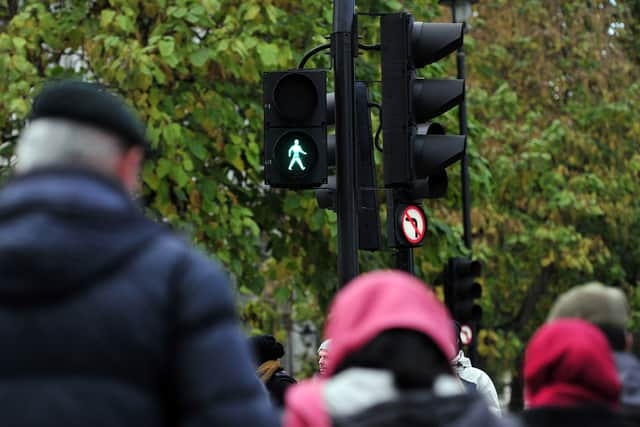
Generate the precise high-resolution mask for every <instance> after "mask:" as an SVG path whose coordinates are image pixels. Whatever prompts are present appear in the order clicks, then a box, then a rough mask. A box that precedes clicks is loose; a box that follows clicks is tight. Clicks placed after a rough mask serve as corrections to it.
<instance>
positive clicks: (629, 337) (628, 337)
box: [624, 332, 633, 352]
mask: <svg viewBox="0 0 640 427" xmlns="http://www.w3.org/2000/svg"><path fill="white" fill-rule="evenodd" d="M632 348H633V334H632V333H631V332H627V333H626V334H625V346H624V349H625V351H628V352H630V351H631V349H632Z"/></svg>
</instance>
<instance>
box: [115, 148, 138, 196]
mask: <svg viewBox="0 0 640 427" xmlns="http://www.w3.org/2000/svg"><path fill="white" fill-rule="evenodd" d="M143 158H144V150H143V149H142V148H141V147H138V146H135V147H131V148H129V149H127V150H126V151H125V152H124V154H123V155H122V157H120V161H119V162H118V167H117V171H116V173H117V174H118V177H119V178H120V181H121V182H122V184H123V185H124V186H125V188H126V189H127V190H128V191H129V192H130V193H135V192H137V191H138V190H139V189H140V181H139V176H140V168H141V167H142V160H143Z"/></svg>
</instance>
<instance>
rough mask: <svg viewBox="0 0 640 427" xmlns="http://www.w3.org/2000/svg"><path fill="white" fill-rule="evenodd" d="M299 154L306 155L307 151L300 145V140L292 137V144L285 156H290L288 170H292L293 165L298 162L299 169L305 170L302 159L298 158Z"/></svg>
mask: <svg viewBox="0 0 640 427" xmlns="http://www.w3.org/2000/svg"><path fill="white" fill-rule="evenodd" d="M300 154H304V155H306V154H307V153H306V152H305V151H304V150H303V149H302V146H300V140H299V139H297V138H296V139H294V140H293V145H292V146H291V147H290V148H289V151H288V153H287V157H290V158H291V162H290V163H289V170H290V171H292V170H293V167H294V166H295V165H296V164H298V167H299V168H300V170H305V169H306V168H305V167H304V164H303V163H302V159H301V158H300Z"/></svg>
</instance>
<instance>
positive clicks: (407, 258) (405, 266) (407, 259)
mask: <svg viewBox="0 0 640 427" xmlns="http://www.w3.org/2000/svg"><path fill="white" fill-rule="evenodd" d="M396 268H397V269H398V270H402V271H406V272H407V273H409V274H414V275H415V269H414V263H413V249H412V248H399V249H397V250H396Z"/></svg>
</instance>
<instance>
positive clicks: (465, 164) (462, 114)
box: [456, 46, 479, 363]
mask: <svg viewBox="0 0 640 427" xmlns="http://www.w3.org/2000/svg"><path fill="white" fill-rule="evenodd" d="M456 59H457V60H456V63H457V65H458V78H459V79H464V78H465V77H466V76H465V68H464V46H462V47H460V49H458V55H457V56H456ZM458 119H459V121H460V133H461V134H462V135H466V134H467V99H466V95H465V99H464V101H462V103H461V104H460V107H459V108H458ZM460 167H461V181H462V221H463V230H464V245H465V246H466V247H467V249H469V252H471V191H470V189H469V156H468V154H467V150H465V152H464V157H462V161H461V162H460ZM469 256H470V257H472V256H471V254H469ZM471 323H472V325H471V327H472V330H473V334H474V336H473V339H472V341H471V343H470V344H469V358H470V359H471V362H472V363H478V360H479V355H478V337H477V336H476V335H477V334H478V330H479V328H478V326H479V325H478V323H477V322H475V321H473V322H471Z"/></svg>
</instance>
